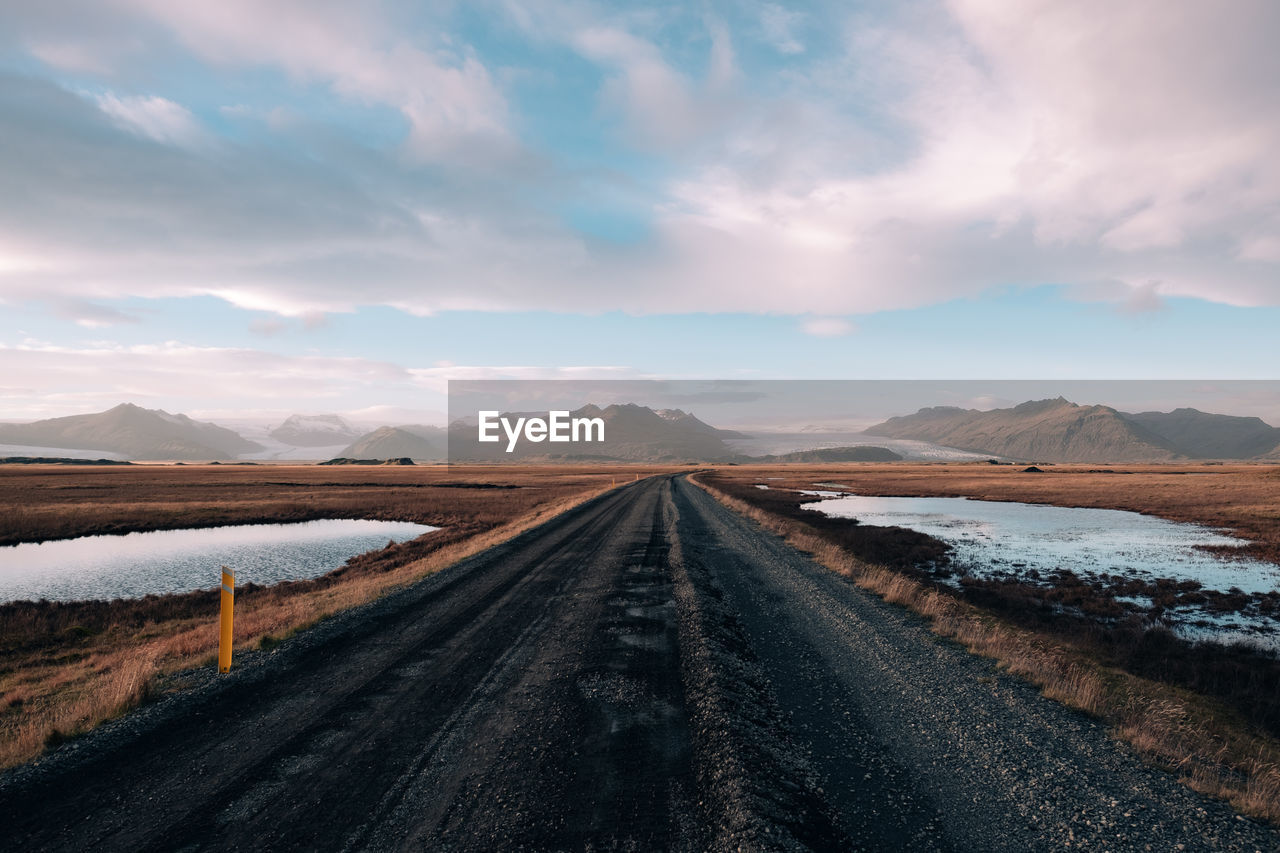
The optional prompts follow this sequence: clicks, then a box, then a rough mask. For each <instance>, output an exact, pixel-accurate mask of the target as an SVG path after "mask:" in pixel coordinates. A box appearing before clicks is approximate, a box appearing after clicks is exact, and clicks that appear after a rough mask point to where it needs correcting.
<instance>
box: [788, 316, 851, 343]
mask: <svg viewBox="0 0 1280 853" xmlns="http://www.w3.org/2000/svg"><path fill="white" fill-rule="evenodd" d="M800 328H801V329H802V330H803V331H804V333H805V334H806V335H813V336H814V337H819V338H839V337H843V336H844V335H848V334H851V333H853V332H854V331H856V330H857V327H856V326H855V325H854V324H853V323H850V322H849V321H848V320H846V319H844V318H843V317H813V318H811V319H809V320H805V321H804V322H803V323H801V324H800Z"/></svg>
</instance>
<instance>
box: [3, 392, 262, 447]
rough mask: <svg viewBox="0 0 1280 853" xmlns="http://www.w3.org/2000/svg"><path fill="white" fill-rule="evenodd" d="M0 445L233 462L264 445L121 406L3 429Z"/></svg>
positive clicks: (202, 424) (183, 417)
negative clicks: (241, 455)
mask: <svg viewBox="0 0 1280 853" xmlns="http://www.w3.org/2000/svg"><path fill="white" fill-rule="evenodd" d="M0 442H2V443H6V444H16V445H30V446H37V447H54V448H68V449H78V450H98V451H107V452H111V453H118V454H121V455H123V456H125V457H127V458H129V459H175V460H181V461H194V460H200V459H210V460H214V459H217V460H230V459H235V458H236V457H237V456H238V455H239V454H242V453H252V452H254V451H258V450H262V449H263V447H262V445H260V444H258V443H257V442H254V441H249V440H248V439H246V438H244V437H243V436H241V435H240V434H239V433H237V432H235V431H234V430H230V429H227V428H226V427H220V426H218V425H217V424H212V423H207V422H204V421H196V420H193V419H192V418H189V417H187V416H186V415H182V414H178V415H174V414H170V413H169V412H166V411H164V410H163V409H144V408H142V407H141V406H137V405H134V404H133V403H121V404H120V405H118V406H115V407H113V408H110V409H107V410H106V411H103V412H94V413H91V414H87V415H68V416H66V417H60V418H46V419H45V420H40V421H34V422H32V423H26V424H0Z"/></svg>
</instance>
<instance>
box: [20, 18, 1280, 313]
mask: <svg viewBox="0 0 1280 853" xmlns="http://www.w3.org/2000/svg"><path fill="white" fill-rule="evenodd" d="M92 6H93V4H89V5H86V6H85V7H84V9H85V13H84V19H85V20H86V21H88V22H90V23H93V24H94V25H95V26H96V25H97V24H98V23H103V20H102V15H101V14H99V13H98V12H96V11H95V10H94V9H93V8H91V7H92ZM497 8H500V9H502V10H504V11H505V12H506V13H507V16H506V17H505V18H503V19H502V22H500V23H494V24H493V26H494V28H495V30H494V31H495V32H497V31H498V29H499V28H500V24H501V25H502V26H505V24H506V22H507V21H510V22H513V23H514V25H515V26H513V27H511V28H509V29H504V30H502V33H503V34H504V37H505V38H513V39H521V38H522V39H524V40H525V41H526V42H527V43H528V44H526V45H522V48H527V50H528V53H529V55H530V56H532V57H533V58H531V59H524V58H523V56H524V54H523V53H521V52H519V51H517V52H515V53H516V55H518V56H520V57H521V60H520V61H522V62H527V63H528V64H531V65H539V63H545V65H540V66H539V67H540V68H541V70H543V71H545V74H543V75H542V76H541V77H540V78H539V79H540V80H542V81H543V82H541V83H539V84H538V85H539V86H542V87H544V88H542V89H538V91H537V93H536V94H537V97H532V98H531V99H530V100H528V101H527V102H526V101H524V100H522V97H523V95H522V90H520V87H519V86H516V87H514V88H513V89H512V90H511V91H504V90H503V89H502V88H500V86H499V84H498V83H497V82H495V80H497V79H500V78H499V76H497V75H496V74H495V73H492V72H491V71H490V69H491V68H496V67H499V66H502V65H503V64H504V61H505V62H510V61H512V58H511V57H510V56H504V55H486V54H483V53H482V52H481V51H480V50H479V49H478V48H477V47H475V46H469V45H467V44H466V43H465V42H464V41H463V40H462V39H460V38H459V37H458V35H457V33H458V32H461V30H460V29H457V28H454V29H453V30H451V24H452V23H453V22H454V21H453V19H451V18H450V17H449V14H450V13H449V8H448V6H447V4H446V5H445V6H442V7H439V8H434V7H433V8H431V9H428V10H426V11H423V12H421V13H420V14H421V17H420V18H414V17H413V16H410V15H408V14H407V13H406V12H405V11H404V9H403V8H401V7H398V6H396V5H395V4H388V5H384V4H381V3H360V2H357V3H343V2H323V3H302V2H300V0H289V1H288V2H281V3H272V4H260V3H252V2H249V0H232V2H228V3H219V4H180V3H170V2H160V0H119V3H118V5H117V6H114V7H113V9H114V10H115V13H116V14H115V15H114V17H113V18H112V21H110V22H106V23H103V25H104V26H106V27H107V29H106V30H105V32H108V33H112V34H114V35H113V40H112V41H111V42H110V43H109V46H112V47H113V49H114V53H110V52H109V51H106V48H105V47H103V50H102V51H97V48H96V46H103V43H102V36H101V35H98V34H95V33H94V32H91V29H92V28H91V27H89V26H88V24H86V25H85V26H84V27H82V28H80V29H79V30H77V26H78V24H77V20H78V19H77V17H76V16H74V15H60V16H53V17H50V16H43V17H40V15H41V14H42V13H39V12H37V11H26V10H12V11H8V12H6V14H7V15H9V16H10V17H11V18H13V26H12V27H11V30H12V32H14V33H18V34H19V35H17V36H13V38H20V39H22V44H24V45H27V46H28V47H27V49H28V50H37V48H35V47H31V46H32V45H40V44H44V45H53V44H58V45H63V46H64V47H66V50H64V51H62V52H59V51H58V50H52V52H51V50H50V49H45V50H44V52H43V54H37V55H42V56H43V57H44V58H45V61H46V62H49V63H51V64H52V65H54V66H56V67H59V68H72V67H77V68H80V69H82V70H84V71H86V73H87V72H88V71H90V70H92V69H94V68H96V69H99V70H100V71H101V70H102V69H107V71H102V73H104V74H105V73H108V72H109V73H111V74H114V77H113V80H112V82H111V85H110V86H105V87H99V88H97V89H95V90H94V91H103V92H106V93H107V94H103V95H101V96H98V97H91V96H84V95H80V94H76V91H81V89H80V88H79V87H78V86H77V87H75V88H74V90H73V87H72V86H71V85H70V84H65V85H62V84H58V83H54V82H51V81H50V80H41V79H37V78H33V77H30V76H25V77H24V76H17V75H13V74H6V75H3V76H0V198H2V199H3V201H0V235H2V236H0V298H5V299H9V300H22V299H37V298H40V299H45V298H50V299H55V300H56V299H67V300H81V301H84V302H91V303H92V302H100V301H102V300H105V299H109V298H112V297H119V296H151V297H157V296H190V295H198V294H212V295H216V296H218V297H220V298H223V299H225V300H227V301H228V302H230V303H232V304H234V305H237V306H240V307H242V308H245V309H252V310H262V311H270V312H273V313H276V314H280V315H283V316H290V317H307V316H317V315H323V314H331V313H337V312H344V311H350V310H353V309H354V308H355V307H357V306H359V305H366V304H376V305H387V306H392V307H394V308H398V309H400V310H403V311H407V312H411V313H414V314H422V315H425V314H431V313H439V312H444V311H451V310H463V309H474V310H515V311H519V310H557V311H580V312H584V313H595V312H601V311H610V310H623V311H628V312H632V313H682V312H720V311H726V310H733V311H746V312H759V313H784V314H791V315H795V316H798V317H806V316H813V317H819V318H822V317H843V316H854V315H858V314H864V313H870V312H876V311H883V310H889V309H899V308H911V307H916V306H921V305H928V304H936V303H939V302H944V301H949V300H953V299H956V298H960V297H966V296H973V295H976V294H979V293H982V292H984V291H987V290H989V289H991V288H993V287H1002V286H1009V285H1038V284H1046V283H1050V284H1063V285H1073V286H1079V285H1084V286H1086V287H1088V288H1091V290H1089V292H1090V293H1092V294H1094V295H1093V297H1092V298H1096V299H1099V300H1103V301H1109V302H1113V303H1123V302H1124V301H1125V300H1126V299H1128V298H1129V297H1130V296H1131V295H1132V294H1134V293H1139V294H1141V293H1142V292H1143V291H1142V288H1144V287H1146V285H1147V283H1149V282H1152V281H1158V282H1160V285H1159V292H1158V297H1159V298H1160V299H1170V298H1176V297H1196V298H1200V299H1208V300H1213V301H1217V302H1222V303H1228V304H1233V305H1263V304H1277V303H1280V288H1278V286H1277V281H1278V280H1280V278H1278V276H1277V272H1278V270H1277V264H1278V263H1280V248H1277V247H1280V212H1278V211H1280V160H1277V159H1276V158H1275V157H1274V151H1276V150H1280V114H1278V113H1277V112H1276V111H1275V110H1274V109H1273V108H1272V106H1273V101H1274V92H1275V91H1276V90H1277V89H1280V58H1278V57H1277V54H1276V51H1274V50H1273V46H1272V45H1271V44H1270V39H1269V34H1270V33H1273V32H1275V31H1276V29H1277V26H1280V7H1277V6H1276V5H1275V4H1272V3H1269V2H1265V1H1264V0H1241V2H1239V3H1237V4H1234V5H1233V8H1232V13H1231V14H1229V15H1228V14H1223V13H1222V11H1221V8H1220V7H1219V6H1218V5H1217V4H1212V3H1208V2H1187V3H1182V4H1179V6H1178V10H1177V12H1176V14H1175V13H1171V12H1170V11H1169V9H1168V5H1167V4H1165V3H1162V2H1158V0H1134V2H1132V3H1128V4H1124V6H1123V7H1122V8H1120V7H1116V6H1114V4H1112V5H1106V4H1102V3H1101V2H1095V0H1089V2H1082V3H1077V4H1066V5H1064V4H1060V3H1050V2H1047V0H1028V2H1026V3H1018V4H1009V3H997V2H989V0H954V2H949V3H943V4H940V5H937V6H935V5H934V4H932V3H929V2H923V0H922V2H921V3H917V4H904V5H901V6H895V7H894V8H893V9H892V10H888V11H886V10H884V9H878V10H877V14H879V15H880V17H877V18H871V17H868V13H866V12H859V11H851V12H847V13H841V15H843V16H842V17H838V16H836V13H833V12H827V13H824V16H823V17H822V19H819V18H818V14H819V13H818V12H816V11H814V12H809V13H806V14H807V18H806V20H805V21H803V22H802V23H803V24H804V26H805V30H804V31H806V32H808V31H811V30H815V29H816V28H817V27H818V26H822V28H823V29H824V31H825V32H826V34H827V36H828V38H827V39H825V40H824V43H827V44H830V43H834V44H835V48H834V49H831V48H824V49H823V50H819V45H818V42H817V41H816V40H814V41H813V42H812V43H811V44H809V45H799V43H798V42H796V44H795V45H792V44H791V42H790V41H789V40H788V39H792V40H794V33H795V32H796V31H797V29H798V27H799V26H800V23H801V22H799V21H797V20H796V19H795V18H794V17H793V16H792V15H791V14H790V13H785V10H782V9H781V7H780V6H774V5H769V4H764V5H761V6H759V7H754V8H753V9H748V10H747V11H746V12H742V13H738V16H737V17H732V16H730V17H726V18H724V19H723V20H721V19H719V18H715V17H714V16H711V15H709V14H706V13H705V12H703V11H694V12H688V11H682V10H679V9H675V8H665V7H664V8H663V9H661V10H654V9H634V8H631V9H621V10H618V9H615V8H613V7H611V6H609V7H604V6H600V7H597V6H592V5H590V4H586V3H549V4H546V6H545V7H540V8H539V10H538V13H537V14H536V15H535V14H532V13H530V12H528V10H522V9H521V8H519V7H518V6H511V5H508V6H499V7H497ZM779 10H781V11H779ZM784 13H785V14H784ZM24 15H25V16H27V17H26V18H23V17H22V16H24ZM55 18H56V20H55ZM762 32H763V33H765V34H766V35H767V36H768V37H769V38H770V39H772V41H773V43H774V46H775V48H776V49H777V50H779V51H782V52H784V53H787V54H788V56H789V57H790V58H789V59H788V60H787V71H786V73H781V74H780V73H777V72H776V69H775V68H772V67H768V66H758V65H756V64H753V62H752V60H751V56H750V52H749V51H746V50H745V49H744V48H743V46H744V45H749V43H750V40H751V39H753V38H754V39H756V40H757V41H758V37H759V34H760V33H762ZM139 33H145V34H147V35H149V36H153V35H154V36H156V42H157V43H161V44H163V45H164V48H163V49H159V48H155V49H152V50H151V51H150V52H148V51H142V52H141V54H140V53H139V50H140V49H139V48H137V47H136V46H129V44H130V39H132V40H134V41H136V40H137V39H139V38H140V36H139V35H138V34H139ZM162 37H163V38H162ZM164 38H167V39H169V40H170V42H171V43H165V42H164ZM150 43H151V42H148V44H150ZM77 45H78V46H79V47H78V48H76V49H79V50H82V51H83V52H84V56H83V57H80V58H76V56H75V55H74V51H73V50H72V49H71V47H68V46H77ZM796 46H802V47H804V48H805V49H804V51H803V53H801V52H799V51H795V50H793V48H794V47H796ZM735 48H738V49H735ZM166 50H172V51H174V52H175V53H178V54H180V55H181V56H182V57H183V59H184V60H185V61H187V62H190V63H191V64H192V65H194V66H199V69H200V72H201V73H203V74H204V75H206V76H205V77H204V78H203V82H204V84H205V85H206V86H210V87H212V88H214V89H215V90H216V89H217V87H218V86H219V84H220V83H221V82H223V81H225V80H233V81H235V82H236V83H237V85H239V86H245V85H246V81H252V80H254V79H256V78H254V76H253V75H256V74H258V73H260V72H261V71H262V70H263V69H268V70H271V71H273V72H276V73H279V74H283V75H284V76H285V77H287V78H288V80H289V82H290V86H288V87H283V88H279V89H276V90H273V92H274V94H275V95H278V96H279V97H280V99H281V101H282V103H280V104H277V105H274V106H272V105H270V104H254V105H253V106H249V105H246V104H242V100H243V99H242V98H241V97H239V94H241V93H240V92H239V91H237V92H235V93H232V92H227V93H225V94H226V95H227V96H226V97H223V98H220V100H219V103H233V104H237V105H238V106H236V107H234V108H232V110H231V112H232V114H233V115H230V116H229V115H227V114H221V115H219V114H217V113H216V109H217V108H216V107H209V106H208V105H206V109H205V110H203V111H202V110H201V109H200V108H198V107H197V106H196V105H195V104H194V102H192V103H188V102H187V100H186V98H185V96H184V97H182V98H181V99H180V100H182V103H179V99H177V96H176V95H174V93H172V92H166V91H164V90H163V89H162V88H155V89H154V90H147V91H143V92H136V91H133V90H132V89H131V88H130V86H129V85H127V84H128V83H129V82H130V81H133V82H135V83H136V81H137V80H146V79H152V80H159V79H160V75H158V74H157V75H155V76H153V77H147V76H145V75H144V74H143V73H142V72H141V71H140V70H139V69H140V68H141V67H142V66H140V65H137V64H136V63H140V62H142V61H143V59H141V58H139V56H145V57H149V61H151V62H154V63H161V60H162V59H163V57H164V56H165V55H166V54H165V51H166ZM109 53H110V55H108V54H109ZM59 57H61V59H60V58H59ZM85 57H90V58H88V59H86V58H85ZM91 60H92V61H91ZM130 62H132V63H135V64H134V65H130V64H129V63H130ZM95 63H97V64H96V65H95ZM150 70H151V71H152V72H154V71H156V69H155V68H151V69H150ZM519 70H521V69H516V71H519ZM593 74H594V75H595V76H594V77H593V76H592V75H593ZM237 75H245V76H237ZM516 76H517V77H518V75H516ZM512 79H516V78H515V77H513V78H512ZM530 85H532V84H530ZM593 86H594V90H593V89H592V87H593ZM195 88H198V87H192V89H193V90H194V89H195ZM229 88H234V87H229ZM535 88H536V87H535ZM583 91H586V92H587V93H588V96H587V97H582V93H583ZM317 93H319V94H317ZM526 94H527V93H526ZM233 95H234V96H233ZM291 95H292V96H296V98H297V102H296V103H291V102H289V97H290V96H291ZM592 96H594V97H592ZM539 98H544V99H549V100H550V101H551V102H552V103H553V104H554V106H555V109H554V110H550V111H546V110H544V109H543V107H544V106H545V101H539ZM317 101H319V102H320V103H321V104H322V106H321V107H316V106H315V103H316V102H317ZM332 101H337V102H340V103H341V104H344V105H352V104H354V105H362V106H366V107H369V108H371V109H376V110H381V111H383V112H386V113H388V114H393V115H396V116H399V117H401V118H402V119H403V123H404V127H403V135H402V138H400V139H399V140H398V144H391V145H380V144H369V143H366V142H363V141H361V140H360V128H354V127H342V126H340V123H339V126H335V125H333V124H331V123H330V124H326V123H325V122H323V121H321V119H320V118H319V117H318V116H319V115H320V114H323V113H325V110H326V109H328V108H329V107H330V106H331V105H332V104H331V102H332ZM556 110H559V112H556ZM544 112H547V113H549V114H550V115H552V116H554V118H552V119H548V121H551V122H553V123H554V122H563V124H557V125H556V131H555V133H551V134H550V135H551V136H554V137H555V140H560V142H557V141H555V140H552V141H548V139H547V138H546V136H547V133H548V132H546V131H545V128H544V129H543V131H539V132H534V131H532V130H530V127H532V126H535V125H537V122H536V121H535V119H541V118H544ZM255 117H270V118H269V120H267V119H265V118H264V119H261V120H260V119H259V118H255ZM287 117H290V118H287ZM229 118H230V119H234V123H235V124H236V125H237V126H239V125H241V124H248V123H260V124H261V125H262V126H261V135H250V134H242V135H228V136H217V135H215V134H216V133H217V132H220V130H221V128H222V125H224V124H225V123H226V121H227V120H228V119H229ZM602 118H603V119H606V120H607V119H614V118H617V119H619V121H617V122H616V123H610V122H609V121H605V122H604V124H605V125H606V127H604V128H603V129H602V127H601V124H602V122H601V119H602ZM539 127H541V126H539ZM202 135H204V136H203V137H202ZM200 138H214V139H216V140H217V143H218V144H216V145H202V144H196V143H195V140H198V139H200ZM565 139H570V140H572V142H564V141H563V140H565ZM157 143H161V144H160V145H157ZM583 151H586V154H585V155H582V152H583ZM580 155H582V156H580ZM586 161H589V162H586ZM73 166H74V168H73ZM619 199H622V200H624V202H625V207H626V210H625V212H626V213H627V215H628V216H629V217H631V218H632V219H635V220H638V221H640V222H641V224H642V226H643V227H642V228H637V229H636V231H637V232H641V236H639V237H637V238H636V239H635V240H634V241H632V242H630V243H626V244H623V243H622V241H614V242H610V241H606V240H602V239H599V238H597V237H594V236H593V235H592V233H591V232H590V231H589V230H587V229H585V228H581V227H579V226H578V225H576V224H575V223H574V217H572V216H568V215H566V214H565V210H566V209H567V208H573V209H579V208H581V209H586V210H590V211H596V210H599V211H600V212H601V213H602V217H601V218H605V219H607V218H608V216H610V215H615V214H617V213H618V212H619V209H620V205H621V204H622V203H621V202H619ZM1099 282H1101V283H1102V284H1098V283H1099ZM1155 296H1156V294H1155V291H1152V292H1151V293H1150V294H1148V295H1147V296H1146V297H1144V298H1145V299H1146V300H1147V301H1148V302H1152V301H1153V300H1154V299H1155ZM1141 301H1142V300H1139V302H1141ZM801 322H804V321H801ZM814 322H816V321H814Z"/></svg>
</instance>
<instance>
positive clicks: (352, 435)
mask: <svg viewBox="0 0 1280 853" xmlns="http://www.w3.org/2000/svg"><path fill="white" fill-rule="evenodd" d="M269 435H270V436H271V437H272V438H273V439H275V440H276V441H278V442H280V443H281V444H288V445H292V446H293V447H333V446H334V445H336V444H348V443H350V442H352V441H355V440H356V439H357V438H359V437H360V431H359V430H358V429H356V428H355V427H353V426H352V425H351V424H349V423H347V422H346V421H345V420H343V419H342V418H341V417H339V416H338V415H290V416H289V417H288V418H287V419H286V420H285V422H284V423H282V424H281V425H280V426H278V427H276V428H275V429H273V430H272V431H271V432H270V433H269Z"/></svg>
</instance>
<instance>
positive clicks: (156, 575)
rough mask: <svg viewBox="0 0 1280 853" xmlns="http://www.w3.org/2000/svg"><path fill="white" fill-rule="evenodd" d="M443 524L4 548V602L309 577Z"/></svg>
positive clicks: (334, 525) (192, 534)
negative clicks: (224, 571)
mask: <svg viewBox="0 0 1280 853" xmlns="http://www.w3.org/2000/svg"><path fill="white" fill-rule="evenodd" d="M438 529H439V528H437V527H431V526H429V525H426V524H414V523H411V522H405V521H371V520H367V519H324V520H320V521H303V522H297V523H291V524H237V525H228V526H224V527H210V528H201V529H190V530H157V531H153V532H148V533H129V534H126V535H124V536H83V537H81V538H79V539H64V540H56V541H51V542H32V543H23V544H20V545H9V546H5V547H0V602H5V601H21V600H25V599H31V600H35V599H41V598H47V599H50V600H52V601H75V600H80V599H110V598H138V597H141V596H143V595H147V594H148V593H156V594H162V593H169V592H189V591H191V590H195V589H207V588H209V587H213V586H217V584H218V578H219V568H220V567H221V566H224V565H225V566H229V567H231V568H232V569H233V570H234V571H235V573H236V581H237V582H238V583H250V582H252V583H256V584H263V585H266V584H273V583H278V582H279V581H285V580H305V579H308V578H314V577H318V576H320V575H323V574H325V573H326V572H329V571H332V570H333V569H336V568H338V567H340V566H341V565H342V564H343V563H344V562H346V560H347V559H348V558H350V557H354V556H356V555H357V554H363V553H365V552H367V551H373V550H376V549H378V548H381V547H383V546H385V545H386V544H387V543H388V542H405V541H407V540H410V539H416V538H417V537H419V536H421V535H423V534H424V533H430V532H432V531H433V530H438Z"/></svg>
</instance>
